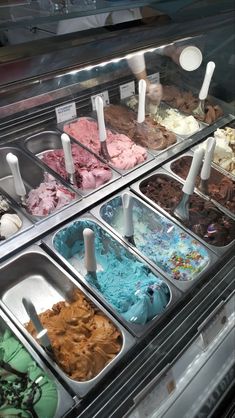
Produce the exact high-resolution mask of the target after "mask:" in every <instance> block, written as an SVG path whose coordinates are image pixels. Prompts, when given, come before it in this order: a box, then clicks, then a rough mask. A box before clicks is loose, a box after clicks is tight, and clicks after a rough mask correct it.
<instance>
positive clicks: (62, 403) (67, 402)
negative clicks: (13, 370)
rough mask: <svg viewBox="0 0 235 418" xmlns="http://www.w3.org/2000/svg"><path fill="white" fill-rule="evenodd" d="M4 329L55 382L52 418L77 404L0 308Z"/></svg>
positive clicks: (1, 329) (66, 411) (63, 414)
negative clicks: (54, 404)
mask: <svg viewBox="0 0 235 418" xmlns="http://www.w3.org/2000/svg"><path fill="white" fill-rule="evenodd" d="M5 330H10V331H11V332H12V334H13V335H14V337H15V338H17V339H18V340H19V341H20V343H21V344H22V345H23V347H24V348H25V349H26V350H27V351H28V353H29V354H30V355H31V357H32V359H33V360H34V361H35V362H36V363H37V365H38V366H39V367H40V368H41V369H42V370H43V372H45V373H46V374H47V375H48V376H49V378H50V379H51V380H52V381H53V382H54V383H55V385H56V389H57V393H58V404H57V409H56V412H55V415H54V418H61V417H63V416H65V415H67V413H68V412H69V411H70V410H71V409H72V408H73V407H74V406H75V405H77V404H78V400H76V398H74V399H73V398H72V396H71V395H69V393H68V392H67V391H66V390H65V388H64V387H63V386H62V384H61V383H60V382H59V381H58V380H57V379H56V377H55V376H54V375H53V374H52V372H51V370H50V369H49V368H48V367H47V366H46V364H45V363H44V362H43V361H42V359H41V357H40V356H39V355H38V354H37V353H36V352H35V351H34V350H33V348H32V347H31V345H30V344H29V343H28V342H27V340H26V339H25V337H24V336H23V335H22V333H21V332H20V331H19V330H18V329H17V328H16V326H15V325H14V324H13V323H12V321H11V320H10V319H9V317H8V316H7V315H6V314H5V313H4V312H3V311H2V309H1V308H0V333H1V334H3V333H4V331H5Z"/></svg>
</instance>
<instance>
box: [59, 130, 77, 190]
mask: <svg viewBox="0 0 235 418" xmlns="http://www.w3.org/2000/svg"><path fill="white" fill-rule="evenodd" d="M61 142H62V146H63V150H64V162H65V170H66V171H67V173H68V178H69V182H70V184H72V185H74V184H75V183H76V179H75V168H74V163H73V156H72V150H71V142H70V138H69V136H68V135H67V134H65V133H64V134H62V135H61Z"/></svg>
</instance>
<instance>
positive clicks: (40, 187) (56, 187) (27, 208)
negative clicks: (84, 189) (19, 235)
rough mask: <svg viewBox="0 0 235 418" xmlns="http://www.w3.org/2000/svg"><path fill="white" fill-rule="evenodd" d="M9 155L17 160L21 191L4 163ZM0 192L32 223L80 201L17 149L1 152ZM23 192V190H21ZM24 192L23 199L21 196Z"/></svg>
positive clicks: (8, 167) (3, 148)
mask: <svg viewBox="0 0 235 418" xmlns="http://www.w3.org/2000/svg"><path fill="white" fill-rule="evenodd" d="M8 154H12V155H13V156H14V159H16V158H17V159H18V165H19V171H20V176H21V178H22V183H23V187H24V189H25V190H24V191H23V190H22V191H21V190H20V192H21V194H19V191H18V194H19V195H18V194H17V192H16V187H15V183H14V177H13V174H12V171H11V169H10V166H9V164H8V162H7V160H6V157H7V155H8ZM0 159H1V167H0V188H2V189H3V190H4V191H6V193H7V194H8V195H9V196H10V197H11V198H12V199H13V200H14V202H15V203H16V204H17V205H18V206H20V207H21V210H22V211H23V212H24V213H25V214H26V215H27V216H30V219H32V221H33V222H34V223H35V222H39V221H42V220H43V219H45V218H47V217H48V216H51V215H53V214H54V213H56V212H59V211H60V210H62V209H63V208H64V207H65V206H67V205H71V204H73V203H76V202H77V201H78V200H79V199H80V198H81V197H80V196H79V194H78V193H76V192H75V191H74V190H73V189H71V188H69V187H68V186H67V185H66V184H65V183H64V182H62V180H60V179H59V178H57V176H56V175H55V174H54V172H53V171H50V170H49V169H48V170H47V171H46V170H45V168H44V166H42V165H41V164H40V163H39V162H38V161H37V160H36V159H35V158H34V157H31V156H30V155H28V154H27V153H26V152H25V151H23V150H22V149H20V148H19V147H17V146H8V147H1V148H0ZM21 189H22V186H21ZM23 192H24V195H22V194H23Z"/></svg>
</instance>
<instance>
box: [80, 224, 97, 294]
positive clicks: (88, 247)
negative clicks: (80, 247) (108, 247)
mask: <svg viewBox="0 0 235 418" xmlns="http://www.w3.org/2000/svg"><path fill="white" fill-rule="evenodd" d="M83 238H84V246H85V260H84V264H85V268H86V270H87V274H89V275H90V276H91V277H92V281H93V283H94V285H95V287H96V288H97V289H98V290H101V289H100V285H99V282H98V279H97V274H96V271H97V262H96V256H95V234H94V231H92V229H90V228H85V229H84V230H83Z"/></svg>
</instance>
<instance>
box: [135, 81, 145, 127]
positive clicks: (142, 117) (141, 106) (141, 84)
mask: <svg viewBox="0 0 235 418" xmlns="http://www.w3.org/2000/svg"><path fill="white" fill-rule="evenodd" d="M145 97H146V81H145V80H143V79H142V80H139V103H138V115H137V122H138V123H143V122H144V120H145Z"/></svg>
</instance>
